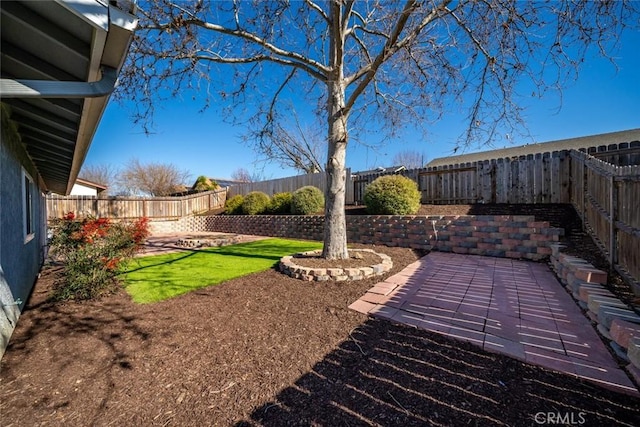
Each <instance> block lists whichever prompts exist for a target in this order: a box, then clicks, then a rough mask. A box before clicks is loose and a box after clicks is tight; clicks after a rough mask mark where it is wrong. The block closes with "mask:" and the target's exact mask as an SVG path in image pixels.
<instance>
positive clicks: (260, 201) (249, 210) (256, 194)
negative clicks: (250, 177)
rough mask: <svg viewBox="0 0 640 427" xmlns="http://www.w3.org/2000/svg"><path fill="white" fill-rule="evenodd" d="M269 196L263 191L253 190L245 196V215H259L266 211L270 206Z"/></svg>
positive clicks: (243, 204) (243, 206) (243, 210)
mask: <svg viewBox="0 0 640 427" xmlns="http://www.w3.org/2000/svg"><path fill="white" fill-rule="evenodd" d="M269 201H270V199H269V196H268V195H266V194H265V193H263V192H262V191H252V192H250V193H249V194H247V195H246V196H244V201H243V202H242V213H244V214H245V215H258V214H261V213H265V212H266V211H267V208H268V207H269Z"/></svg>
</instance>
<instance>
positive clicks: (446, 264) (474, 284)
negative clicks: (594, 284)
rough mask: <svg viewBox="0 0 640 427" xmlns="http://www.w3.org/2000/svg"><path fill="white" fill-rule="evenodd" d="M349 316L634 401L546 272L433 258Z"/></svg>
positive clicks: (469, 258)
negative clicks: (437, 338)
mask: <svg viewBox="0 0 640 427" xmlns="http://www.w3.org/2000/svg"><path fill="white" fill-rule="evenodd" d="M350 308H352V309H354V310H357V311H359V312H361V313H365V314H369V315H372V316H376V317H382V318H387V319H390V320H392V321H395V322H399V323H404V324H409V325H413V326H416V327H419V328H422V329H426V330H429V331H432V332H436V333H440V334H443V335H447V336H450V337H452V338H455V339H460V340H464V341H469V342H471V343H473V344H476V345H479V346H481V347H483V348H484V349H485V350H488V351H493V352H498V353H502V354H506V355H509V356H511V357H514V358H516V359H519V360H522V361H524V362H527V363H531V364H535V365H540V366H543V367H545V368H549V369H552V370H556V371H560V372H564V373H568V374H571V375H575V376H578V377H581V378H584V379H586V380H589V381H593V382H596V383H598V384H599V385H601V386H605V387H608V388H611V389H614V390H617V391H622V392H625V393H629V394H638V390H637V389H636V387H635V386H634V385H633V383H632V382H631V380H630V379H629V377H628V376H627V374H626V373H625V372H624V371H623V370H622V369H620V368H619V367H618V365H617V363H616V362H615V360H614V359H613V356H612V355H611V354H610V353H609V351H608V350H607V348H606V347H605V344H604V343H603V342H602V340H601V339H600V338H599V337H598V335H597V334H596V332H595V330H594V328H593V327H592V326H591V324H590V322H589V320H588V319H587V318H586V317H585V316H584V315H583V314H582V312H581V311H580V309H579V308H578V306H577V305H576V303H575V302H574V300H573V299H572V298H571V296H570V295H569V294H568V293H567V292H566V291H565V290H564V288H563V287H562V285H560V283H559V282H558V280H557V279H556V276H555V275H554V273H553V272H552V271H551V270H550V269H549V267H548V266H547V265H546V264H541V263H535V262H528V261H519V260H511V259H504V258H492V257H485V256H473V255H459V254H452V253H442V252H432V253H430V254H428V255H427V256H425V257H423V258H422V259H420V260H419V261H416V262H415V263H413V264H411V265H409V266H408V267H406V268H405V269H404V270H402V271H401V272H400V273H398V274H396V275H394V276H392V277H389V278H388V279H387V280H385V281H384V282H381V283H378V284H376V285H375V286H374V287H373V288H371V289H370V290H369V291H368V292H367V293H366V294H365V295H364V296H363V297H362V298H360V299H359V300H358V301H356V302H354V303H353V304H352V305H351V306H350Z"/></svg>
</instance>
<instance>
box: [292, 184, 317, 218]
mask: <svg viewBox="0 0 640 427" xmlns="http://www.w3.org/2000/svg"><path fill="white" fill-rule="evenodd" d="M323 207H324V194H322V190H320V189H319V188H318V187H313V186H311V185H308V186H306V187H301V188H298V189H297V190H296V191H294V192H293V196H292V199H291V213H293V214H296V215H311V214H314V213H317V212H318V211H320V210H322V208H323Z"/></svg>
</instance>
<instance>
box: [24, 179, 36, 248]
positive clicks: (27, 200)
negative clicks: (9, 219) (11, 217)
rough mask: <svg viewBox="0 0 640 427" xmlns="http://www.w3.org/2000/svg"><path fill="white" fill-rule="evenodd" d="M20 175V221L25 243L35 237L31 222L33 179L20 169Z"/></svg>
mask: <svg viewBox="0 0 640 427" xmlns="http://www.w3.org/2000/svg"><path fill="white" fill-rule="evenodd" d="M22 175H23V179H22V217H23V221H22V223H23V230H24V242H25V243H27V242H29V241H31V239H33V238H34V237H35V228H34V224H33V180H32V179H31V177H30V176H29V175H28V174H27V173H26V172H25V171H22Z"/></svg>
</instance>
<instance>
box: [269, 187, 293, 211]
mask: <svg viewBox="0 0 640 427" xmlns="http://www.w3.org/2000/svg"><path fill="white" fill-rule="evenodd" d="M292 199H293V195H292V194H291V193H289V192H287V193H276V194H274V195H273V197H272V198H271V202H270V203H269V209H268V211H269V213H274V214H287V213H291V200H292Z"/></svg>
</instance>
